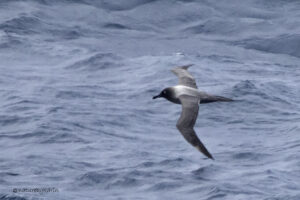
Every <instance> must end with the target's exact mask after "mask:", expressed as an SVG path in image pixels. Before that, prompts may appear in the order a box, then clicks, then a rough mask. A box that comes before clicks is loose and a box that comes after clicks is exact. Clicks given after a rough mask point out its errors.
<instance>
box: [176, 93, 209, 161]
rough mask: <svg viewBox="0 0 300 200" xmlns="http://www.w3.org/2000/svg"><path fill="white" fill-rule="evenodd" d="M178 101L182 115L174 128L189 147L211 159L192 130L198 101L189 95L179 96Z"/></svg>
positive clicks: (196, 114)
mask: <svg viewBox="0 0 300 200" xmlns="http://www.w3.org/2000/svg"><path fill="white" fill-rule="evenodd" d="M179 99H180V102H181V104H182V113H181V115H180V118H179V120H178V122H177V124H176V127H177V128H178V130H179V131H180V133H181V134H182V135H183V137H184V138H185V139H186V140H187V141H188V142H189V143H190V144H191V145H193V146H194V147H195V148H197V149H198V150H199V151H201V152H202V153H203V154H204V155H206V156H207V157H208V158H211V159H213V157H212V155H211V154H210V153H209V152H208V150H207V149H206V148H205V146H204V145H203V144H202V142H201V141H200V140H199V138H198V137H197V135H196V133H195V130H194V125H195V123H196V120H197V116H198V110H199V99H198V98H197V97H193V96H189V95H181V96H179Z"/></svg>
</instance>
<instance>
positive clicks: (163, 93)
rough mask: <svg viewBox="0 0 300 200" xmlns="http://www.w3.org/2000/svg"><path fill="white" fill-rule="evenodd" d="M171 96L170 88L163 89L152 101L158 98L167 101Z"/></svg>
mask: <svg viewBox="0 0 300 200" xmlns="http://www.w3.org/2000/svg"><path fill="white" fill-rule="evenodd" d="M171 95H172V91H171V89H170V88H165V89H163V90H162V91H161V92H160V93H159V95H156V96H154V97H153V98H152V99H156V98H160V97H164V98H166V99H169V97H170V96H171Z"/></svg>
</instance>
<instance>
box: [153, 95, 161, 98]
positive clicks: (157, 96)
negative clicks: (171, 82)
mask: <svg viewBox="0 0 300 200" xmlns="http://www.w3.org/2000/svg"><path fill="white" fill-rule="evenodd" d="M159 97H161V94H159V95H156V96H154V97H152V99H156V98H159Z"/></svg>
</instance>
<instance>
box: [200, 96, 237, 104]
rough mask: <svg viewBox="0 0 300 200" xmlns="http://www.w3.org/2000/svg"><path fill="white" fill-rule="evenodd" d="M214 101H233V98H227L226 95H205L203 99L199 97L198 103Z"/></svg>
mask: <svg viewBox="0 0 300 200" xmlns="http://www.w3.org/2000/svg"><path fill="white" fill-rule="evenodd" d="M216 101H227V102H229V101H233V99H230V98H227V97H222V96H213V95H211V96H209V97H206V98H204V99H201V101H200V103H213V102H216Z"/></svg>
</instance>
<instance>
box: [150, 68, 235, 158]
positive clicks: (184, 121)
mask: <svg viewBox="0 0 300 200" xmlns="http://www.w3.org/2000/svg"><path fill="white" fill-rule="evenodd" d="M190 66H192V65H184V66H180V67H175V68H174V69H172V70H171V71H172V72H173V73H174V74H175V75H176V76H177V77H178V78H179V84H178V85H176V86H173V87H168V88H165V89H164V90H162V91H161V93H160V94H159V95H157V96H154V97H153V99H156V98H159V97H164V98H166V99H167V100H169V101H171V102H173V103H176V104H181V105H182V112H181V115H180V118H179V119H178V121H177V124H176V127H177V129H178V130H179V131H180V133H181V134H182V135H183V137H184V138H185V139H186V140H187V141H188V142H189V143H190V144H191V145H193V146H194V147H195V148H197V149H198V150H199V151H201V152H202V153H203V154H204V155H205V156H207V157H208V158H210V159H214V158H213V156H212V155H211V154H210V153H209V151H208V150H207V149H206V148H205V146H204V145H203V144H202V142H201V141H200V139H199V138H198V137H197V135H196V133H195V130H194V125H195V122H196V120H197V116H198V110H199V104H200V103H211V102H216V101H233V100H232V99H229V98H226V97H221V96H214V95H210V94H207V93H205V92H200V91H198V88H197V85H196V81H195V79H194V78H193V76H192V75H191V74H190V73H189V72H188V71H187V69H188V68H189V67H190Z"/></svg>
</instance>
